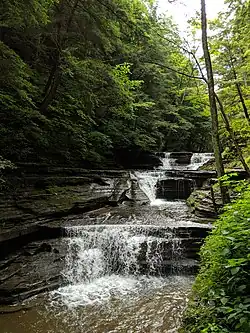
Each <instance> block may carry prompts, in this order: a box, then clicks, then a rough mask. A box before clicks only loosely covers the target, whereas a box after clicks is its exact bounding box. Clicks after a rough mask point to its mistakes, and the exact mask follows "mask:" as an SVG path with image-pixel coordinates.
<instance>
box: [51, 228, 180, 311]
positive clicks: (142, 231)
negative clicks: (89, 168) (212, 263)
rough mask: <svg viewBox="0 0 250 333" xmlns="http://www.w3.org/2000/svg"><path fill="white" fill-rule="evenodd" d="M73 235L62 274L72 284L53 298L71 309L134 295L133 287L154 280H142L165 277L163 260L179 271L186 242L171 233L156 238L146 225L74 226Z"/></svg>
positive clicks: (169, 270)
mask: <svg viewBox="0 0 250 333" xmlns="http://www.w3.org/2000/svg"><path fill="white" fill-rule="evenodd" d="M68 235H69V236H70V237H69V238H68V239H67V241H68V251H67V252H68V254H67V257H66V266H65V271H64V274H63V275H64V278H65V279H66V281H67V284H68V285H67V286H66V287H62V288H60V289H59V290H57V291H56V292H54V294H57V295H61V296H62V299H63V300H64V301H65V303H66V304H68V305H70V306H71V307H72V306H78V305H79V304H81V305H87V304H93V303H95V302H100V301H101V300H102V301H104V300H105V301H106V300H107V298H109V297H111V296H112V294H114V293H122V294H125V293H127V292H130V289H131V287H134V284H136V285H137V288H138V287H139V286H140V287H141V281H143V283H148V282H149V281H150V278H146V276H144V278H143V280H141V279H140V278H139V279H138V276H140V275H145V274H147V276H152V275H157V276H160V275H161V274H162V273H163V268H164V262H165V269H166V268H167V269H168V272H173V271H175V273H177V272H178V268H179V267H178V261H179V260H180V258H181V256H182V247H181V240H180V238H178V237H175V234H174V231H173V230H171V229H169V230H166V232H165V233H164V235H162V236H158V237H156V236H154V235H152V230H151V228H150V227H147V226H136V227H134V226H132V225H131V226H124V225H120V226H119V225H118V226H117V225H115V226H112V225H107V226H104V225H103V226H86V227H71V228H68ZM166 261H167V262H168V265H166ZM136 277H137V278H136ZM147 279H149V280H147ZM131 283H132V286H131ZM116 284H117V285H116Z"/></svg>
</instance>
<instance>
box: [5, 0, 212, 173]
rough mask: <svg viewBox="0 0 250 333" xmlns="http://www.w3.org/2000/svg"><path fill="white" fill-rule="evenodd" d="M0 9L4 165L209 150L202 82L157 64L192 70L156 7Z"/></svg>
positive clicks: (34, 5) (54, 4)
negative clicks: (120, 152) (122, 151)
mask: <svg viewBox="0 0 250 333" xmlns="http://www.w3.org/2000/svg"><path fill="white" fill-rule="evenodd" d="M0 10H1V13H3V15H2V17H1V22H0V38H1V41H0V71H1V77H0V116H1V123H0V150H1V153H2V155H3V156H4V157H5V158H7V159H10V160H12V161H23V160H25V161H43V162H48V163H53V164H62V163H67V164H74V165H75V164H80V165H85V166H93V165H94V166H95V165H98V166H99V164H100V163H104V164H105V163H106V162H107V161H108V160H113V159H114V157H115V156H114V155H115V152H116V151H117V150H119V149H121V148H122V149H137V150H158V151H160V150H182V149H183V150H196V151H202V150H207V149H209V148H210V143H209V142H210V133H209V132H210V122H209V117H208V115H207V114H206V108H207V106H206V103H204V100H206V97H205V96H206V91H205V88H204V85H202V84H200V83H197V84H196V83H195V82H193V81H190V79H188V78H186V77H181V76H179V75H177V74H176V73H175V72H174V71H171V70H168V69H167V68H164V67H162V66H161V65H163V66H167V67H170V68H177V69H180V70H182V71H184V72H185V71H186V72H192V71H193V70H194V69H193V65H192V63H191V62H190V60H189V59H188V58H187V57H186V56H184V55H183V54H182V53H181V52H180V49H179V46H180V44H181V41H180V38H179V36H178V31H177V27H176V26H175V25H174V24H173V22H172V20H171V19H170V18H166V17H157V15H156V11H155V6H154V1H143V0H132V1H131V0H122V1H121V0H119V1H118V0H111V1H108V2H106V1H103V0H98V1H97V0H94V1H92V0H85V1H83V0H74V1H66V0H60V1H54V0H26V1H24V2H18V1H9V0H6V1H3V2H2V3H1V7H0ZM166 36H167V39H166ZM168 39H171V40H173V41H174V43H173V44H172V43H169V42H168ZM198 90H199V92H201V93H199V97H197V92H198Z"/></svg>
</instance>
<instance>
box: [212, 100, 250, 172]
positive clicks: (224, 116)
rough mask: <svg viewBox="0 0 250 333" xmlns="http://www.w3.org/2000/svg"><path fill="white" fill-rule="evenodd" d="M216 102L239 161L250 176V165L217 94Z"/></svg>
mask: <svg viewBox="0 0 250 333" xmlns="http://www.w3.org/2000/svg"><path fill="white" fill-rule="evenodd" d="M216 100H217V102H218V104H219V106H220V110H221V114H222V117H223V120H224V123H225V126H226V130H227V131H228V133H229V136H230V138H231V140H232V142H233V144H234V147H235V149H236V153H237V155H238V157H239V160H240V161H241V163H242V165H243V168H244V169H245V170H246V172H247V174H248V175H249V176H250V169H249V167H248V165H247V163H246V161H245V159H244V157H243V154H242V151H241V148H240V146H239V144H238V142H237V138H236V136H235V134H234V131H233V129H232V127H231V126H230V122H229V120H228V117H227V115H226V113H225V110H224V107H223V104H222V103H221V100H220V99H219V97H218V96H217V94H216Z"/></svg>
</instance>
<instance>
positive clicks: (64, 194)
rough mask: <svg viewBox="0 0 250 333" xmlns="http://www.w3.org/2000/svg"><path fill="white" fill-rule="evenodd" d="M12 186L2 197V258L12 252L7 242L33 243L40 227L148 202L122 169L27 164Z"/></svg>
mask: <svg viewBox="0 0 250 333" xmlns="http://www.w3.org/2000/svg"><path fill="white" fill-rule="evenodd" d="M12 184H13V185H12ZM9 187H10V190H9V191H7V192H6V193H2V194H0V250H1V253H0V257H1V256H3V255H5V254H6V251H11V250H12V245H14V243H11V244H12V245H11V246H10V244H9V245H8V244H7V242H8V241H11V240H14V239H18V242H19V243H20V244H22V243H25V241H30V239H29V236H28V235H29V234H34V233H36V232H38V230H37V226H38V225H41V224H42V225H44V224H48V223H50V222H51V221H53V220H55V219H58V218H61V217H63V216H68V215H72V214H80V213H84V212H88V211H92V210H95V209H99V208H101V207H105V206H115V205H118V204H121V203H122V202H124V201H125V202H126V201H129V202H132V203H133V202H137V204H145V203H148V201H149V200H148V198H147V197H146V195H145V194H144V193H143V192H142V191H141V190H140V188H139V187H138V186H137V184H135V181H134V180H132V179H131V178H130V173H129V172H126V171H120V170H84V169H79V168H77V169H74V168H58V167H57V168H54V167H48V166H42V167H40V168H38V167H34V165H27V166H25V167H22V168H19V169H17V170H15V171H13V172H12V173H11V174H9ZM6 244H7V245H6Z"/></svg>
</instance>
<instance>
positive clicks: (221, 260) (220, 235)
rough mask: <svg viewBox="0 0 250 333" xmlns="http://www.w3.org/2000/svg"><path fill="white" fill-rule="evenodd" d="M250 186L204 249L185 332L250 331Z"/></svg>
mask: <svg viewBox="0 0 250 333" xmlns="http://www.w3.org/2000/svg"><path fill="white" fill-rule="evenodd" d="M249 221H250V186H249V184H248V185H247V186H246V187H245V190H244V191H243V192H242V193H241V196H240V197H239V198H238V199H237V200H235V202H233V203H232V204H231V205H228V206H227V207H226V208H225V212H224V213H223V214H222V215H221V217H220V218H219V220H218V221H217V222H216V224H215V229H214V230H213V231H212V233H211V234H210V236H209V237H207V239H206V242H205V245H204V246H203V247H202V250H201V270H200V273H199V274H198V276H197V278H196V282H195V285H194V288H193V296H192V300H191V302H190V304H189V307H188V309H187V311H186V314H185V318H184V328H183V332H188V333H196V332H197V333H200V332H206V333H207V332H227V333H229V332H230V333H231V332H241V333H243V332H245V333H248V332H249V331H250V285H249V278H250V255H249V248H250V229H249Z"/></svg>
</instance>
